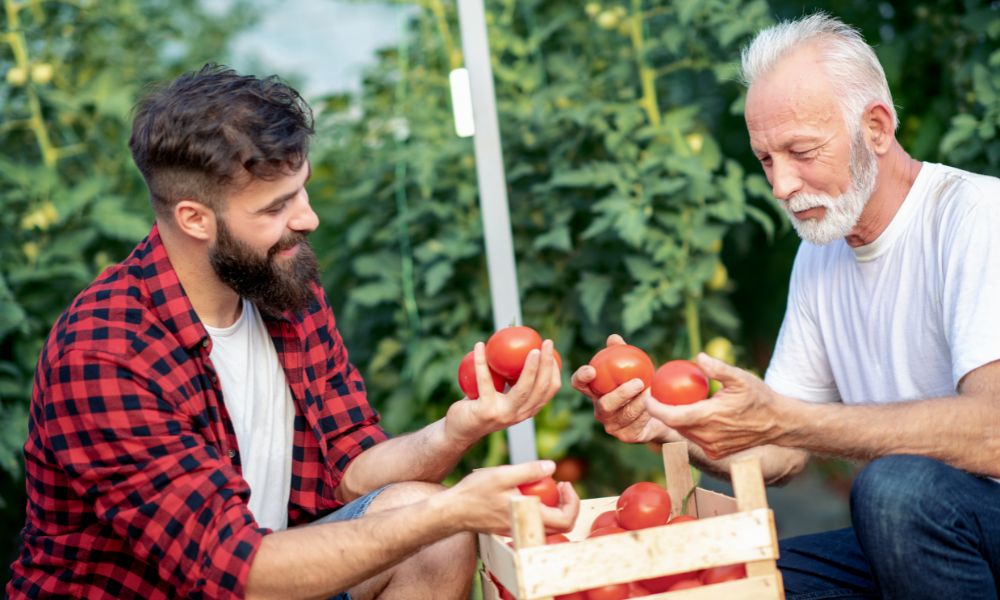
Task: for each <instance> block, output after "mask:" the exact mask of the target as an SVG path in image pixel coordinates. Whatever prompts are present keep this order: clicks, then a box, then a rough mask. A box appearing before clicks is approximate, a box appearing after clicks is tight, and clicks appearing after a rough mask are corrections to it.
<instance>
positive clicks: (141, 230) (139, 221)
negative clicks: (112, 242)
mask: <svg viewBox="0 0 1000 600" xmlns="http://www.w3.org/2000/svg"><path fill="white" fill-rule="evenodd" d="M90 220H91V222H93V223H94V224H95V225H96V226H97V230H98V231H100V232H101V233H102V234H104V235H105V236H107V237H109V238H112V239H116V240H122V241H126V242H137V241H139V240H141V239H142V238H143V237H145V235H146V234H147V233H149V229H150V227H151V225H152V222H151V220H150V219H149V217H147V216H143V215H135V214H129V213H128V212H126V209H125V208H124V206H123V203H122V202H120V201H114V200H112V199H105V200H104V201H101V202H98V203H96V204H95V205H94V206H93V208H92V209H91V212H90Z"/></svg>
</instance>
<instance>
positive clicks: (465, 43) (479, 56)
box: [458, 0, 538, 464]
mask: <svg viewBox="0 0 1000 600" xmlns="http://www.w3.org/2000/svg"><path fill="white" fill-rule="evenodd" d="M458 18H459V26H460V28H461V32H462V52H463V54H464V57H465V67H466V69H468V73H469V86H470V88H471V92H472V113H473V120H474V124H475V129H474V131H475V134H474V137H473V142H474V146H475V150H476V177H477V180H478V182H479V205H480V208H481V210H482V215H483V233H484V236H485V238H486V262H487V266H488V268H489V277H490V297H491V299H492V301H493V326H494V329H501V328H503V327H506V326H508V325H511V324H518V325H519V324H521V300H520V298H519V297H518V288H517V271H516V269H515V265H514V243H513V239H512V235H511V228H510V210H509V208H508V206H507V181H506V177H505V175H504V168H503V150H502V148H501V146H500V125H499V122H498V120H497V107H496V95H495V93H494V91H493V68H492V67H491V66H490V47H489V40H488V38H487V35H486V14H485V10H484V8H483V0H459V2H458ZM507 443H508V447H509V448H510V462H511V463H514V464H516V463H521V462H525V461H529V460H534V459H536V458H537V457H538V453H537V451H536V450H535V426H534V422H533V421H532V420H531V419H528V420H526V421H524V422H521V423H518V424H517V425H514V426H513V427H511V428H509V429H508V430H507Z"/></svg>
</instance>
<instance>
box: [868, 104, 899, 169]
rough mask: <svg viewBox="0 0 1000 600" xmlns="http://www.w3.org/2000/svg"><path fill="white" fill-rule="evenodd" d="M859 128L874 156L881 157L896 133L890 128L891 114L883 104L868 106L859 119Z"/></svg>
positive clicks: (890, 145) (890, 144)
mask: <svg viewBox="0 0 1000 600" xmlns="http://www.w3.org/2000/svg"><path fill="white" fill-rule="evenodd" d="M861 128H862V131H863V132H864V134H865V136H866V137H867V138H868V143H869V144H871V148H872V150H873V151H874V152H875V154H878V155H880V156H881V155H883V154H885V153H886V152H888V151H889V149H890V148H891V147H892V143H893V141H894V140H895V139H896V131H895V129H894V128H893V126H892V113H891V112H890V111H889V107H888V106H886V105H885V103H884V102H879V101H875V102H872V103H871V104H869V105H868V108H867V109H865V112H864V115H863V116H862V118H861Z"/></svg>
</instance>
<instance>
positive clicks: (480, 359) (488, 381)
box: [472, 342, 495, 398]
mask: <svg viewBox="0 0 1000 600" xmlns="http://www.w3.org/2000/svg"><path fill="white" fill-rule="evenodd" d="M472 359H473V364H474V365H475V366H476V386H477V387H478V388H479V397H480V398H483V397H486V398H492V397H493V394H494V393H495V388H494V387H493V376H492V375H491V374H490V367H489V365H487V364H486V344H484V343H482V342H476V345H475V346H473V348H472Z"/></svg>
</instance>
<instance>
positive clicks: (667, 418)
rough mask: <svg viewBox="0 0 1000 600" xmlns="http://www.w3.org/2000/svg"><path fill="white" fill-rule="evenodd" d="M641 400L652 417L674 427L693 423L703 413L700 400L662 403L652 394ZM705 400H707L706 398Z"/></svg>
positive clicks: (699, 419) (698, 419)
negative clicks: (676, 404)
mask: <svg viewBox="0 0 1000 600" xmlns="http://www.w3.org/2000/svg"><path fill="white" fill-rule="evenodd" d="M642 400H643V403H644V404H645V406H646V411H647V412H649V414H650V415H651V416H652V417H653V418H655V419H659V420H660V421H662V422H664V423H666V424H667V426H669V427H672V428H674V429H678V428H683V427H689V426H691V425H695V424H697V423H699V422H700V421H701V419H702V416H703V414H704V409H703V408H702V406H701V405H702V404H703V403H701V402H696V403H694V404H687V405H683V406H673V405H671V404H663V403H662V402H660V401H659V400H656V399H655V398H653V396H652V394H649V395H647V396H645V397H643V399H642ZM705 402H708V401H707V400H706V401H705Z"/></svg>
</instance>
